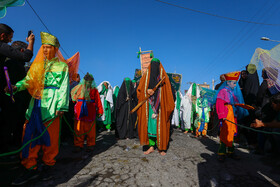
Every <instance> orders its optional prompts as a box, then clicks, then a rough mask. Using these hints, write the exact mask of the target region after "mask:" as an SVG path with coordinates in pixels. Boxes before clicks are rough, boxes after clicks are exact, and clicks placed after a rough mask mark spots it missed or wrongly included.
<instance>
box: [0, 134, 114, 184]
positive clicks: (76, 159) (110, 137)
mask: <svg viewBox="0 0 280 187" xmlns="http://www.w3.org/2000/svg"><path fill="white" fill-rule="evenodd" d="M114 144H116V138H115V135H114V134H113V133H112V132H111V133H107V132H102V133H100V134H97V139H96V145H95V147H94V150H93V151H92V152H91V153H87V152H86V151H85V150H83V151H81V152H79V153H74V152H73V148H74V147H73V145H69V144H67V145H64V144H63V145H61V146H60V152H59V154H58V156H57V158H56V161H57V162H56V165H55V168H54V170H53V171H52V172H51V174H52V175H53V176H54V177H53V179H51V180H49V181H41V180H40V179H35V180H33V181H29V182H28V183H26V184H25V186H56V185H58V184H61V183H65V182H67V181H69V180H70V179H71V178H73V177H74V176H75V175H76V174H77V173H78V172H80V171H81V170H82V169H83V168H84V167H85V166H86V165H87V164H88V163H89V162H91V160H92V157H94V156H95V155H98V154H100V153H102V152H105V151H106V150H108V149H109V148H110V147H111V146H113V145H114ZM41 156H42V155H41ZM41 156H39V158H40V157H41ZM40 163H41V162H40V159H38V169H39V170H40ZM22 171H23V167H22V166H21V165H20V162H19V159H16V160H15V161H14V162H5V161H2V162H0V186H11V183H12V181H13V180H15V179H16V178H17V177H18V176H19V175H20V174H21V173H22ZM97 177H98V176H97V175H92V176H91V177H90V178H89V179H88V180H86V182H84V183H82V184H80V185H81V186H87V184H91V183H92V181H94V180H95V179H96V178H97ZM80 185H79V186H80Z"/></svg>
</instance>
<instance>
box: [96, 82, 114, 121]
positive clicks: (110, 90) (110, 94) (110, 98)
mask: <svg viewBox="0 0 280 187" xmlns="http://www.w3.org/2000/svg"><path fill="white" fill-rule="evenodd" d="M104 82H107V84H108V92H107V94H105V95H100V100H101V103H102V107H103V109H104V99H106V101H107V102H109V103H110V107H111V110H112V111H113V108H114V102H113V88H112V86H111V84H110V83H109V82H108V81H103V82H102V83H100V84H99V85H98V86H97V90H98V92H99V93H100V92H101V91H102V85H103V83H104ZM97 120H98V121H105V112H104V113H103V115H102V116H101V117H100V118H97Z"/></svg>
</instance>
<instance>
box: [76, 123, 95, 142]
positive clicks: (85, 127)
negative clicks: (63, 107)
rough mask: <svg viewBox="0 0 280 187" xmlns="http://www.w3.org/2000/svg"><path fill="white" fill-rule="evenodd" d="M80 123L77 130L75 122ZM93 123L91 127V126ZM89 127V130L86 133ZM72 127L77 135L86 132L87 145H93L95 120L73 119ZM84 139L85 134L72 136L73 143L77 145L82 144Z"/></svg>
mask: <svg viewBox="0 0 280 187" xmlns="http://www.w3.org/2000/svg"><path fill="white" fill-rule="evenodd" d="M78 123H80V130H77V124H78ZM92 123H94V124H93V127H92V128H91V126H92ZM90 128H91V131H90V132H89V133H87V132H88V131H89V130H90ZM74 129H75V132H76V134H77V135H80V134H83V133H87V146H94V145H95V138H96V122H95V121H94V122H92V121H78V120H75V123H74ZM84 139H85V135H83V136H81V137H77V136H74V145H75V146H78V147H83V146H84Z"/></svg>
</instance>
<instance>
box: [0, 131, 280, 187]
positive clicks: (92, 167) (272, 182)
mask: <svg viewBox="0 0 280 187" xmlns="http://www.w3.org/2000/svg"><path fill="white" fill-rule="evenodd" d="M172 139H173V141H171V142H170V147H169V150H168V152H167V154H166V156H161V155H159V153H158V152H157V151H156V152H153V153H151V154H150V155H144V154H143V152H142V146H140V145H139V141H137V140H119V141H116V140H115V137H114V135H113V134H108V133H107V132H102V133H101V134H99V135H98V137H97V145H96V146H95V150H94V151H93V152H92V153H91V154H88V153H86V152H85V151H83V152H81V153H72V147H71V146H69V145H62V146H61V149H60V154H59V156H58V158H57V164H56V167H55V170H54V171H53V174H54V175H55V177H54V178H53V179H52V180H49V181H46V182H42V181H41V180H39V179H36V180H34V181H30V182H29V183H28V184H27V185H26V186H40V187H41V186H78V187H83V186H141V187H142V186H168V187H170V186H184V187H185V186H206V187H208V186H232V187H236V186H248V187H249V186H261V187H265V186H277V185H278V186H279V184H280V158H279V157H278V158H275V157H273V156H269V155H266V156H258V155H254V154H251V153H249V152H248V151H247V150H245V149H241V148H238V150H237V154H238V155H239V156H240V157H241V160H240V161H235V160H231V159H229V158H228V159H227V160H226V162H225V163H219V162H218V161H217V155H216V151H217V149H218V141H217V140H213V139H209V138H202V139H196V138H193V137H192V135H186V134H183V133H181V132H179V131H175V132H174V133H173V135H172ZM0 169H1V170H0V176H1V181H0V186H8V185H9V183H10V182H11V181H12V180H13V179H14V178H16V177H17V176H18V175H19V172H20V169H18V164H16V163H15V164H8V165H7V164H3V163H2V164H0Z"/></svg>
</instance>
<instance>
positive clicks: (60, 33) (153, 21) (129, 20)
mask: <svg viewBox="0 0 280 187" xmlns="http://www.w3.org/2000/svg"><path fill="white" fill-rule="evenodd" d="M163 1H166V2H169V3H173V4H176V5H179V6H183V7H187V8H191V9H195V10H199V11H204V12H208V13H211V14H216V15H220V16H225V17H231V18H235V19H241V20H248V21H255V22H264V23H271V24H280V21H279V20H280V19H279V18H280V12H279V11H278V10H279V8H280V1H279V0H246V1H244V0H234V1H233V0H212V1H209V0H195V1H191V0H163ZM81 2H82V3H81ZM29 3H30V4H31V5H32V6H33V8H34V9H35V10H36V12H37V13H38V14H39V16H40V17H41V19H42V20H43V21H44V23H45V24H46V25H47V27H48V28H49V30H50V31H51V33H52V34H53V35H55V36H57V37H58V39H59V41H60V43H61V46H62V47H63V49H64V50H65V51H66V52H67V54H68V55H69V56H72V55H73V54H74V53H76V52H77V51H79V52H80V54H81V61H80V70H81V71H82V72H85V73H86V72H90V73H92V74H93V75H94V77H95V81H96V83H97V84H99V83H100V82H102V81H104V80H107V81H109V82H110V83H111V84H112V86H115V85H119V86H120V85H121V83H122V80H123V78H124V77H130V78H133V76H134V71H135V69H136V68H140V60H139V59H137V54H136V52H137V51H138V50H139V47H141V48H142V50H153V51H154V55H155V57H156V58H159V59H160V60H161V62H162V64H163V66H164V68H165V70H166V71H167V72H170V73H174V72H176V73H180V74H182V76H183V80H182V87H181V90H182V91H183V90H184V89H187V88H188V87H189V84H187V82H196V83H203V82H207V83H211V81H212V79H215V80H217V79H219V75H220V74H222V73H227V72H230V71H236V70H241V69H242V67H244V66H245V65H246V64H248V63H249V62H250V59H251V57H252V55H253V53H254V51H255V49H256V48H257V47H261V48H264V49H271V48H272V47H273V46H275V45H276V44H277V43H275V42H268V41H262V40H260V38H261V37H262V36H266V37H269V38H271V39H275V40H280V34H279V33H280V26H268V25H256V24H250V23H244V22H237V21H231V20H227V19H221V18H218V17H213V16H209V15H204V14H199V13H196V12H192V11H188V10H185V9H181V8H177V7H173V6H169V5H166V4H163V3H160V2H158V1H154V0H91V1H77V0H67V1H66V0H59V1H57V0H48V1H38V0H29ZM0 22H2V23H5V24H8V25H9V26H11V27H12V28H13V29H14V31H15V33H14V38H13V40H14V41H15V40H24V39H25V37H26V35H27V31H28V30H33V31H34V34H35V36H36V43H35V49H34V52H35V53H34V54H35V55H36V53H37V51H38V49H39V47H40V45H41V39H40V35H39V33H40V31H47V30H46V29H45V27H44V26H43V25H42V24H41V22H40V21H39V19H38V18H37V17H36V15H35V14H34V12H33V11H32V9H31V8H30V7H29V5H28V4H27V3H26V4H25V5H24V6H23V7H10V8H8V9H7V15H6V17H4V18H2V19H1V20H0ZM62 53H63V52H62ZM63 55H64V56H65V57H66V55H65V54H64V53H63ZM80 73H81V72H80ZM81 74H82V73H81ZM218 82H219V81H217V82H216V83H215V84H217V83H218Z"/></svg>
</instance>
